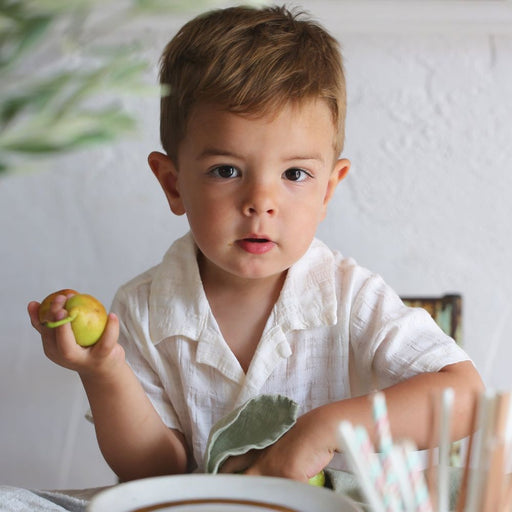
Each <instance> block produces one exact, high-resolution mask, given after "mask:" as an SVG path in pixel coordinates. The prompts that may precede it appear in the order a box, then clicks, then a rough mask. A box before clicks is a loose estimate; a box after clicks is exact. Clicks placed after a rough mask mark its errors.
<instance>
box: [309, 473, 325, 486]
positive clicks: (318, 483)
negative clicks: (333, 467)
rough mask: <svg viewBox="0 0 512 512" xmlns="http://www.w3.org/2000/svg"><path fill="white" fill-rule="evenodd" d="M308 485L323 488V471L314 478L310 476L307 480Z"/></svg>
mask: <svg viewBox="0 0 512 512" xmlns="http://www.w3.org/2000/svg"><path fill="white" fill-rule="evenodd" d="M308 483H309V485H314V486H316V487H324V486H325V473H324V471H323V470H322V471H320V472H319V473H317V474H316V475H315V476H312V477H311V478H310V479H309V480H308Z"/></svg>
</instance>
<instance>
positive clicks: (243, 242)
mask: <svg viewBox="0 0 512 512" xmlns="http://www.w3.org/2000/svg"><path fill="white" fill-rule="evenodd" d="M236 244H237V245H238V247H240V248H241V249H243V250H244V251H246V252H248V253H250V254H265V253H266V252H269V251H270V250H272V249H273V248H274V247H275V245H276V244H275V242H273V241H272V240H270V239H269V238H267V237H265V236H260V235H250V236H248V237H245V238H241V239H240V240H237V241H236Z"/></svg>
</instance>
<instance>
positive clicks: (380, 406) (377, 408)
mask: <svg viewBox="0 0 512 512" xmlns="http://www.w3.org/2000/svg"><path fill="white" fill-rule="evenodd" d="M372 403H373V408H372V412H373V420H374V422H375V429H376V433H377V446H378V448H379V451H381V452H382V453H383V454H384V455H385V454H387V453H389V451H390V450H391V446H392V445H393V438H392V436H391V428H390V426H389V416H388V411H387V407H386V398H385V397H384V393H382V392H380V391H378V392H377V393H375V394H374V395H373V399H372Z"/></svg>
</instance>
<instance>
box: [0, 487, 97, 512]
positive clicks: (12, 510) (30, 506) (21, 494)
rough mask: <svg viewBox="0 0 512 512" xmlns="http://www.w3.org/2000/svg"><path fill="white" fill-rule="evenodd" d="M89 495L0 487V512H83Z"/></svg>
mask: <svg viewBox="0 0 512 512" xmlns="http://www.w3.org/2000/svg"><path fill="white" fill-rule="evenodd" d="M89 499H90V494H87V493H85V495H84V496H80V495H76V496H75V495H73V494H66V493H65V492H64V491H62V492H59V491H31V490H28V489H21V488H18V487H10V486H0V512H84V511H85V507H86V506H87V503H88V502H89Z"/></svg>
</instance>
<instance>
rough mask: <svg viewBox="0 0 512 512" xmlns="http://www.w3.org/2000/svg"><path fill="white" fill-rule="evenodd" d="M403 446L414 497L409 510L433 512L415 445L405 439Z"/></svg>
mask: <svg viewBox="0 0 512 512" xmlns="http://www.w3.org/2000/svg"><path fill="white" fill-rule="evenodd" d="M403 447H404V451H405V453H406V458H405V460H406V464H407V471H408V473H409V479H410V482H411V488H412V493H413V498H414V505H413V507H412V508H411V510H414V511H416V512H433V509H432V502H431V501H430V495H429V492H428V487H427V482H426V480H425V475H424V473H423V471H422V469H421V464H420V458H419V456H418V453H417V447H416V445H415V444H414V443H412V442H411V441H405V442H404V444H403Z"/></svg>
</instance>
